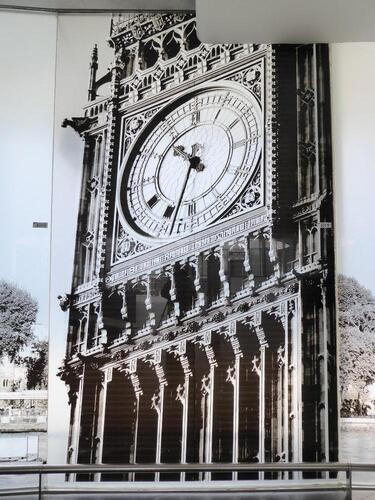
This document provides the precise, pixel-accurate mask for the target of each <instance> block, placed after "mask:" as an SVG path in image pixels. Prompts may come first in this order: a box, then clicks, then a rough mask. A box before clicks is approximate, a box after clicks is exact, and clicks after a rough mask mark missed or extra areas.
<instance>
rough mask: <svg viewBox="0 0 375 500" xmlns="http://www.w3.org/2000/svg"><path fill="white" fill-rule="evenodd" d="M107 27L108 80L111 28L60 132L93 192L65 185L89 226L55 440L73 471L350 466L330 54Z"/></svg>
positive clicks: (155, 18) (92, 38) (79, 220)
mask: <svg viewBox="0 0 375 500" xmlns="http://www.w3.org/2000/svg"><path fill="white" fill-rule="evenodd" d="M101 23H102V24H103V25H105V30H104V31H106V33H107V38H108V44H109V47H107V48H106V53H105V54H106V55H105V56H104V58H106V57H107V56H108V54H110V61H109V67H108V68H107V67H106V64H107V61H106V60H105V61H104V62H103V63H102V62H101V53H102V52H103V49H102V48H101V44H102V43H103V40H102V39H101V38H98V32H96V31H95V30H92V31H91V32H89V33H85V39H87V40H88V41H87V43H89V44H90V46H91V54H90V53H89V52H88V53H87V58H86V59H84V60H82V59H79V60H78V56H74V43H75V42H74V41H69V42H66V43H67V44H68V43H70V44H71V47H70V53H71V54H73V55H72V58H76V62H75V63H74V64H75V66H74V67H79V65H80V66H81V69H80V71H82V72H83V76H84V79H85V81H87V80H88V88H86V87H84V86H83V88H82V89H80V91H81V90H84V91H85V92H86V97H87V100H86V101H84V100H83V101H82V103H81V108H80V107H77V108H76V109H75V111H73V113H72V115H69V114H68V113H69V110H70V107H69V100H68V98H67V97H65V99H66V101H65V102H66V108H65V109H67V110H68V113H66V114H65V118H64V119H63V120H62V129H60V130H59V131H58V134H59V137H60V139H61V141H63V142H64V144H65V148H66V150H65V151H66V153H64V154H65V156H64V162H65V163H64V164H65V165H66V172H67V175H68V173H69V172H74V179H75V181H74V182H70V183H65V184H64V185H62V184H61V182H60V181H59V179H61V178H62V177H61V176H60V177H59V176H58V175H57V176H55V178H54V192H55V197H56V196H57V198H56V199H58V197H59V196H60V197H61V200H60V201H59V202H58V203H59V205H58V206H59V207H63V209H62V208H61V210H60V209H59V210H60V211H59V213H57V209H56V206H57V205H55V218H56V219H57V220H58V219H59V218H63V215H62V213H63V210H66V211H67V213H68V212H69V213H71V214H72V216H71V217H70V216H69V217H70V218H69V219H67V220H73V219H74V220H75V221H76V222H75V224H74V227H73V224H70V226H69V227H70V228H71V229H70V231H72V233H74V235H75V243H73V241H71V240H72V238H67V237H65V236H64V235H62V234H61V235H60V238H59V240H58V241H59V248H60V252H61V255H64V256H70V255H71V265H70V264H69V265H70V268H71V270H72V273H71V274H70V275H69V276H68V277H67V278H66V275H67V273H65V274H64V279H63V280H61V281H60V282H59V283H55V284H54V287H55V288H56V287H57V286H60V287H61V288H60V291H59V293H60V295H59V302H60V306H61V309H62V311H59V313H58V314H59V315H60V320H59V321H61V322H62V321H65V330H64V333H60V334H59V335H60V337H61V336H64V335H65V336H64V338H63V339H61V338H60V342H63V343H64V346H65V353H62V354H61V356H60V360H59V367H58V369H57V368H56V370H55V373H54V374H53V377H54V378H55V381H54V382H53V383H54V384H58V387H59V388H60V389H59V391H60V392H59V394H62V395H63V396H62V397H63V400H61V398H60V399H59V401H60V404H61V405H63V406H64V405H65V406H66V413H67V415H68V418H67V420H69V422H67V425H65V424H64V425H61V426H60V427H61V429H60V427H59V429H60V430H59V432H60V431H61V434H59V436H60V437H59V438H58V440H56V441H54V443H57V442H58V443H59V448H60V449H61V450H63V453H64V455H63V456H64V457H65V460H66V463H68V464H156V465H158V464H214V463H226V464H227V463H232V464H239V463H266V462H295V463H296V462H303V461H306V462H331V461H333V462H335V461H337V460H338V429H337V426H338V403H337V373H336V372H337V367H336V349H337V346H336V318H335V282H334V247H333V227H334V224H333V199H332V152H331V111H330V77H329V67H330V63H329V47H328V45H323V44H301V45H271V44H232V43H228V44H203V43H201V42H200V40H199V38H198V36H197V32H196V19H195V16H194V14H193V13H185V12H160V13H150V14H125V13H124V14H114V15H112V16H111V17H110V16H102V18H101ZM104 41H105V40H104ZM76 43H78V42H76ZM64 61H67V57H65V59H64ZM64 64H66V62H65V63H64ZM68 70H69V71H68ZM70 73H71V76H69V78H66V80H65V81H64V89H66V92H67V94H66V95H70V94H74V92H75V87H76V85H78V84H77V83H75V81H74V71H73V70H71V71H70V69H69V68H67V69H66V74H69V75H70ZM79 81H81V79H80V80H79ZM59 92H60V101H59V102H60V108H61V109H64V90H63V89H62V86H60V90H59ZM77 92H78V90H77ZM61 102H62V104H61ZM59 125H61V122H60V124H59ZM77 145H78V146H77ZM78 147H80V148H81V149H80V151H81V153H80V160H79V161H76V158H77V157H78V155H74V154H73V153H72V152H71V151H73V150H74V149H75V148H76V149H77V150H78ZM55 168H56V164H55ZM77 172H78V174H79V175H78V174H77ZM69 175H71V174H69ZM78 177H80V180H79V181H78ZM70 178H71V179H72V178H73V177H72V176H71V177H70ZM60 189H61V190H62V191H60ZM63 192H65V193H67V196H68V198H66V199H67V200H68V199H70V198H69V196H71V197H72V196H73V195H69V192H71V193H75V194H74V196H75V197H76V198H75V199H76V202H75V203H74V205H71V204H69V203H68V202H65V201H63V198H64V195H63V194H61V193H63ZM56 193H60V194H58V195H56ZM73 212H74V214H73ZM64 258H66V259H67V260H68V257H64ZM69 259H70V257H69ZM69 262H70V261H69ZM68 268H69V266H68ZM68 278H69V279H68ZM55 281H57V280H55ZM67 282H69V284H67ZM61 318H63V319H61ZM52 327H53V322H52ZM60 330H61V331H62V329H60ZM56 332H57V330H56ZM54 335H56V336H57V333H56V334H55V333H54ZM57 357H58V356H57ZM62 358H63V359H62ZM56 372H57V373H56ZM56 375H57V377H56ZM53 398H54V395H53V394H50V405H53V404H54V403H53V401H52V400H53ZM50 414H51V415H52V417H51V419H52V420H53V419H55V420H58V416H57V413H56V410H55V413H53V410H51V406H50ZM52 420H51V422H52ZM53 425H55V424H53ZM56 428H57V427H56ZM64 436H65V437H64ZM53 439H55V438H53ZM56 439H57V438H56ZM291 477H292V473H290V474H289V473H285V472H282V473H281V472H274V473H270V472H259V473H258V472H257V473H254V472H253V473H244V472H230V473H228V472H226V473H223V472H221V473H217V472H204V473H196V472H195V473H187V472H186V473H185V472H179V473H167V472H150V473H148V474H145V475H140V474H138V473H135V474H134V473H129V474H121V475H119V474H117V475H116V474H109V473H105V472H103V473H101V474H99V473H98V474H86V473H79V474H73V473H72V474H69V475H68V478H67V479H68V480H69V481H86V482H87V481H93V482H96V481H97V482H100V481H120V480H121V481H128V482H137V481H138V482H145V481H148V482H162V481H165V482H167V481H178V482H180V483H189V482H193V481H195V482H196V481H215V480H232V481H239V480H241V479H254V480H261V479H283V478H291ZM293 477H294V476H293Z"/></svg>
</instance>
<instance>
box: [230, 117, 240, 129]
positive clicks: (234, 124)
mask: <svg viewBox="0 0 375 500" xmlns="http://www.w3.org/2000/svg"><path fill="white" fill-rule="evenodd" d="M239 121H240V119H239V118H236V119H235V120H233V121H232V123H231V124H230V125H229V126H228V128H230V129H231V128H233V127H234V126H236V125H237V123H238V122H239Z"/></svg>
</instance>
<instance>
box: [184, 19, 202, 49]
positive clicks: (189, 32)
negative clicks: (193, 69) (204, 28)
mask: <svg viewBox="0 0 375 500" xmlns="http://www.w3.org/2000/svg"><path fill="white" fill-rule="evenodd" d="M184 38H185V49H186V50H193V49H196V48H197V47H199V45H200V44H201V42H200V40H198V37H197V30H196V26H195V22H192V23H190V24H188V25H187V26H186V28H185V32H184Z"/></svg>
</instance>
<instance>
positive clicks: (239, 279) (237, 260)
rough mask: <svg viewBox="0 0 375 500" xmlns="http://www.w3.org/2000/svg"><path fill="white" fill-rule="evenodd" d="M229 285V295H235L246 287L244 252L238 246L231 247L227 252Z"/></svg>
mask: <svg viewBox="0 0 375 500" xmlns="http://www.w3.org/2000/svg"><path fill="white" fill-rule="evenodd" d="M228 261H229V262H228V264H229V266H228V267H229V285H230V293H231V295H232V296H233V295H236V293H237V292H239V291H240V290H242V289H243V288H244V287H245V285H246V280H247V273H246V271H245V267H244V262H245V251H244V249H243V248H242V247H240V246H239V245H235V246H233V247H232V248H231V249H230V251H229V256H228Z"/></svg>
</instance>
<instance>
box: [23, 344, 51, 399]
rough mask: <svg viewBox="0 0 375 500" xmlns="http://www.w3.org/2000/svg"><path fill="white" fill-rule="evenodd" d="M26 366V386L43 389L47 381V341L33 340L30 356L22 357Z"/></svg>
mask: <svg viewBox="0 0 375 500" xmlns="http://www.w3.org/2000/svg"><path fill="white" fill-rule="evenodd" d="M22 362H23V364H24V365H25V366H26V368H27V388H28V389H45V388H47V382H48V342H47V341H46V340H39V339H38V340H34V342H33V344H32V347H31V356H26V357H24V358H23V359H22Z"/></svg>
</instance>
